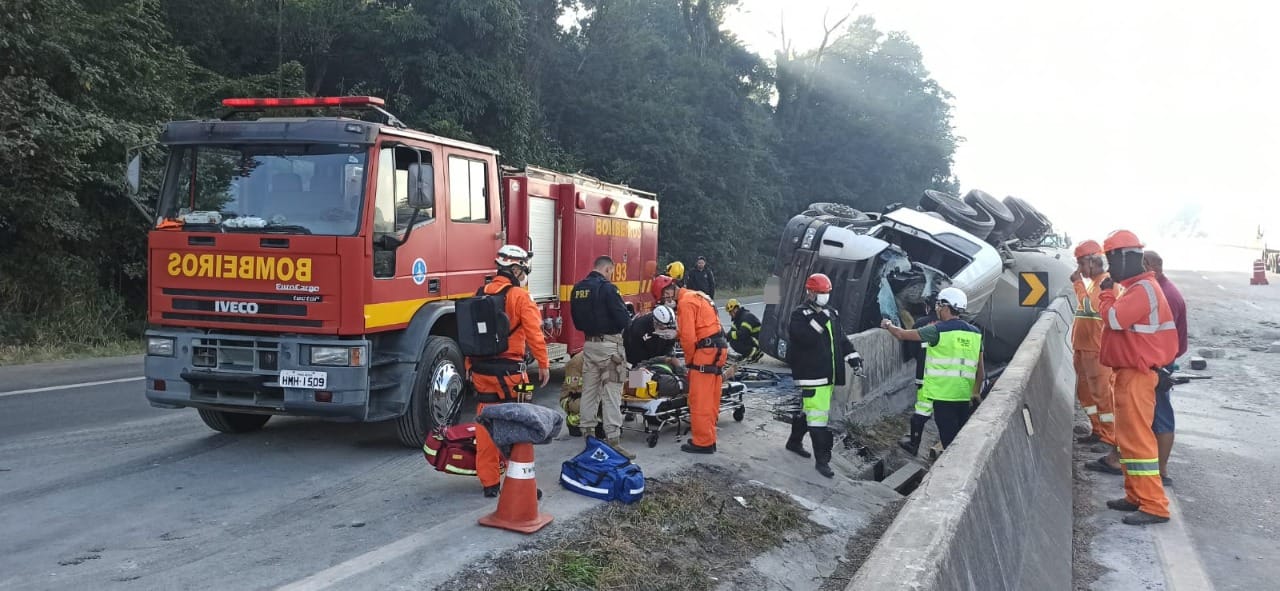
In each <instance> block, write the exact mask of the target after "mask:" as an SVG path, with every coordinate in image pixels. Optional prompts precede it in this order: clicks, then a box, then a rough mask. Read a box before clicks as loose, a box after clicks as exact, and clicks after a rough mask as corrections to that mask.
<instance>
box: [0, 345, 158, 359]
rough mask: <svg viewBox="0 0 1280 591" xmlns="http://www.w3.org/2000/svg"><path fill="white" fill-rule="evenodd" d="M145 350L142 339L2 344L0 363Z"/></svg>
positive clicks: (138, 352)
mask: <svg viewBox="0 0 1280 591" xmlns="http://www.w3.org/2000/svg"><path fill="white" fill-rule="evenodd" d="M142 352H143V348H142V342H141V340H140V339H128V340H120V341H112V342H108V343H102V344H94V345H83V344H71V343H67V344H58V345H52V344H39V345H0V365H22V364H26V363H42V362H45V361H62V360H66V359H85V358H89V357H120V356H123V355H139V354H141V353H142Z"/></svg>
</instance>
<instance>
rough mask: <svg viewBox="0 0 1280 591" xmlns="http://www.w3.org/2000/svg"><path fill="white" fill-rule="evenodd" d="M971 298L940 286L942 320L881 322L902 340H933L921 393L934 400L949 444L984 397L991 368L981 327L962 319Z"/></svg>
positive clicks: (937, 420)
mask: <svg viewBox="0 0 1280 591" xmlns="http://www.w3.org/2000/svg"><path fill="white" fill-rule="evenodd" d="M968 303H969V299H968V297H966V296H965V294H964V292H963V291H960V290H959V289H958V288H955V287H948V288H946V289H944V290H942V291H940V292H938V303H937V313H938V323H937V324H932V325H929V326H924V327H921V328H919V329H916V330H904V329H902V328H899V327H897V326H894V324H893V323H892V322H890V321H889V320H885V321H883V322H881V323H880V326H881V328H884V329H885V330H888V331H889V333H890V334H892V335H893V336H894V337H895V338H897V339H898V340H900V341H921V342H925V343H928V344H929V347H928V349H927V350H926V351H925V357H924V386H923V387H921V388H920V396H921V397H922V398H924V399H927V400H930V401H932V402H933V422H934V424H936V425H937V426H938V438H939V439H941V440H942V447H943V449H946V448H947V446H949V445H951V442H952V441H953V440H954V439H955V438H956V435H957V434H959V433H960V429H961V428H962V427H964V424H965V423H966V422H967V421H968V420H969V413H970V411H971V410H972V409H973V406H972V401H975V400H979V399H980V398H981V397H982V382H983V381H984V380H985V379H986V371H985V369H984V367H983V364H982V331H981V330H978V328H977V327H975V326H973V325H972V324H969V323H968V322H965V321H964V320H961V319H960V314H962V313H964V310H965V308H966V307H967V306H968Z"/></svg>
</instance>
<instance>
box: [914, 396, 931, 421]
mask: <svg viewBox="0 0 1280 591" xmlns="http://www.w3.org/2000/svg"><path fill="white" fill-rule="evenodd" d="M916 414H918V415H924V416H926V417H927V416H930V415H932V414H933V401H932V400H916Z"/></svg>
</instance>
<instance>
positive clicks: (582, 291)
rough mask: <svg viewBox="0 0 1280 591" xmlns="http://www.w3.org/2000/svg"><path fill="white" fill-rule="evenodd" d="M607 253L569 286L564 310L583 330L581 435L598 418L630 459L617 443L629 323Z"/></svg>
mask: <svg viewBox="0 0 1280 591" xmlns="http://www.w3.org/2000/svg"><path fill="white" fill-rule="evenodd" d="M613 272H614V263H613V258H611V257H609V256H606V255H601V256H599V257H597V258H596V261H595V264H594V265H593V266H592V271H591V272H590V273H588V274H587V276H586V277H585V278H583V280H582V281H579V282H578V283H577V284H576V285H574V286H573V293H572V294H571V295H572V297H571V298H570V300H569V302H570V304H569V313H570V315H571V316H572V317H573V326H574V327H575V328H577V329H578V330H580V331H582V332H583V333H585V334H586V339H587V340H586V343H584V344H583V346H582V353H583V356H584V357H585V359H584V363H583V368H582V401H581V406H582V408H581V412H580V415H579V418H578V426H579V427H580V428H581V429H582V434H583V436H584V437H594V436H595V428H596V424H597V421H598V420H599V419H603V422H604V434H605V440H606V441H607V442H608V443H609V445H610V446H611V447H613V448H614V449H615V450H617V451H618V453H620V454H622V455H624V456H627V458H629V459H635V457H636V456H635V454H633V453H631V452H630V451H628V450H626V449H624V448H623V447H622V441H621V440H622V382H624V381H626V377H627V376H626V373H627V366H626V361H627V354H626V348H625V347H624V345H623V343H622V331H624V330H626V329H627V326H629V325H630V324H631V314H630V313H628V312H627V304H626V302H624V301H623V299H622V294H620V293H619V292H618V287H617V286H615V285H614V284H613V283H611V282H610V281H609V277H612V276H613Z"/></svg>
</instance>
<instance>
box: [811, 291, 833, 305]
mask: <svg viewBox="0 0 1280 591" xmlns="http://www.w3.org/2000/svg"><path fill="white" fill-rule="evenodd" d="M830 299H831V294H829V293H819V294H814V296H813V302H814V303H815V304H818V305H819V306H825V305H827V301H828V300H830Z"/></svg>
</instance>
